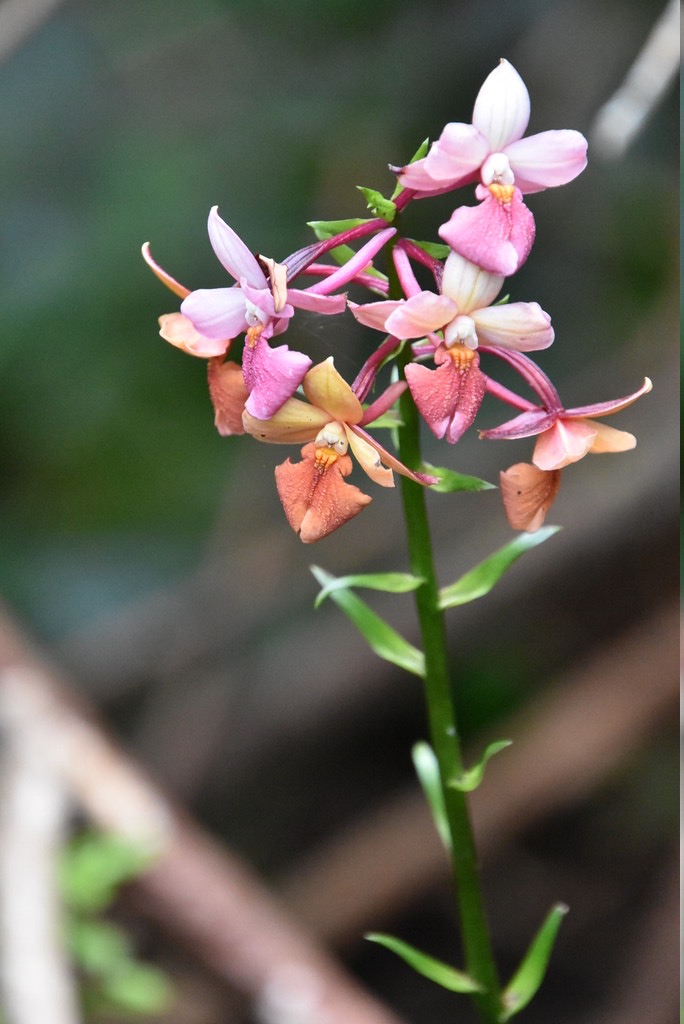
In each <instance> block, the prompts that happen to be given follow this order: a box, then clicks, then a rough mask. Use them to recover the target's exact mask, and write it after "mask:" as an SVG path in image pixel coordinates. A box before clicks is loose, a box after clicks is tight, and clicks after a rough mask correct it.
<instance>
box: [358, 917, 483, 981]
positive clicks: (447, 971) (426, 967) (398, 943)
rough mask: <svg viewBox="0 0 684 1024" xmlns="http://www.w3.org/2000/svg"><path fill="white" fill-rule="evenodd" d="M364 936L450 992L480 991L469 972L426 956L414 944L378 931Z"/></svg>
mask: <svg viewBox="0 0 684 1024" xmlns="http://www.w3.org/2000/svg"><path fill="white" fill-rule="evenodd" d="M366 938H367V939H368V940H369V942H377V944H378V945H379V946H384V947H385V949H389V950H390V951H391V952H392V953H396V955H397V956H399V957H401V959H402V960H404V962H405V963H407V964H408V965H409V967H412V968H413V969H414V971H417V972H418V974H422V975H423V977H424V978H427V979H428V980H429V981H434V982H435V984H437V985H441V987H442V988H446V989H448V990H449V991H450V992H462V993H470V992H481V991H482V986H481V985H480V984H478V982H476V981H475V979H474V978H471V977H470V975H469V974H466V973H465V971H458V970H457V969H456V968H455V967H450V966H449V964H445V963H444V962H443V961H442V960H437V959H435V957H432V956H428V954H427V953H422V952H421V951H420V950H419V949H416V948H415V946H411V945H409V943H408V942H403V941H402V940H401V939H395V938H394V936H392V935H383V934H381V933H379V932H369V933H368V935H366Z"/></svg>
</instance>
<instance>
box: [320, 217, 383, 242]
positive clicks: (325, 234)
mask: <svg viewBox="0 0 684 1024" xmlns="http://www.w3.org/2000/svg"><path fill="white" fill-rule="evenodd" d="M370 219H371V218H370V217H349V218H347V220H309V221H307V227H310V228H311V230H312V231H313V233H314V234H315V236H316V238H317V239H318V240H319V242H325V241H326V239H328V238H332V237H333V235H341V234H342V232H343V231H351V229H352V228H357V227H358V226H359V224H368V222H369V220H370Z"/></svg>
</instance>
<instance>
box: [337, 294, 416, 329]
mask: <svg viewBox="0 0 684 1024" xmlns="http://www.w3.org/2000/svg"><path fill="white" fill-rule="evenodd" d="M403 301H404V300H403V299H388V300H387V301H384V302H365V303H363V304H362V305H359V304H358V303H357V302H349V303H348V306H349V308H350V310H351V311H352V313H353V315H354V317H355V318H356V319H357V320H358V321H359V323H360V324H364V325H365V326H366V327H373V328H374V329H375V330H376V331H384V330H385V323H386V322H387V318H388V317H389V315H390V314H391V313H393V312H394V311H395V309H398V308H399V306H401V304H402V302H403Z"/></svg>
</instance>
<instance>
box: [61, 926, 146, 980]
mask: <svg viewBox="0 0 684 1024" xmlns="http://www.w3.org/2000/svg"><path fill="white" fill-rule="evenodd" d="M67 940H68V943H69V949H70V952H71V955H72V956H73V958H74V960H75V961H76V963H77V964H78V965H79V966H80V967H82V968H83V969H84V970H86V971H87V972H88V973H89V974H93V975H97V976H99V977H104V976H105V975H107V974H111V973H112V972H113V971H116V970H118V968H119V967H120V966H121V964H123V963H126V962H127V961H128V960H129V959H130V951H131V944H130V941H129V939H128V937H127V936H126V934H125V933H124V932H122V931H121V929H120V928H117V926H116V925H113V924H110V923H109V922H108V921H101V920H99V919H97V918H94V919H93V918H84V919H80V918H70V919H69V920H68V921H67Z"/></svg>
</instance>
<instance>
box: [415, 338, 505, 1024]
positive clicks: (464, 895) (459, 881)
mask: <svg viewBox="0 0 684 1024" xmlns="http://www.w3.org/2000/svg"><path fill="white" fill-rule="evenodd" d="M406 349H407V351H406V355H405V359H404V362H408V360H409V359H410V358H411V353H410V350H409V347H408V346H406ZM400 417H401V421H402V424H403V425H402V426H401V427H400V428H399V430H398V438H399V458H400V459H401V460H402V462H403V463H404V464H405V465H408V466H411V467H413V468H419V467H420V465H421V452H420V419H419V415H418V411H417V409H416V407H415V404H414V403H413V400H412V398H411V395H410V393H409V392H408V391H407V392H405V393H404V395H403V396H402V398H401V399H400ZM401 490H402V498H403V504H404V517H405V521H406V532H407V539H408V548H409V555H410V560H411V570H412V572H413V573H414V574H415V575H416V576H420V577H422V578H423V579H424V580H425V583H424V584H423V585H422V586H421V587H419V588H418V589H417V590H416V592H415V599H416V607H417V610H418V618H419V622H420V629H421V634H422V639H423V650H424V651H425V699H426V704H427V713H428V720H429V726H430V735H431V742H432V746H433V749H434V752H435V755H436V757H437V760H438V762H439V768H440V776H441V779H442V789H443V792H444V802H445V806H446V814H447V821H448V824H449V831H450V833H451V840H452V852H451V861H452V874H453V880H454V888H455V893H456V901H457V904H458V908H459V916H460V922H461V932H462V939H463V946H464V952H465V966H466V970H467V971H468V973H469V974H470V975H471V976H472V977H474V978H475V979H476V980H477V981H479V982H480V984H481V985H482V987H483V989H484V990H485V991H484V992H483V993H482V994H480V995H478V996H475V997H473V998H474V1002H475V1004H476V1006H477V1008H478V1010H479V1012H480V1016H481V1019H482V1020H483V1021H485V1022H487V1024H495V1022H496V1021H497V1020H498V1017H499V1013H500V1009H501V1004H500V985H499V980H498V976H497V971H496V966H495V963H494V957H493V953H492V947H491V942H490V939H489V930H488V927H487V921H486V917H485V912H484V904H483V899H482V891H481V886H480V878H479V870H478V864H477V854H476V850H475V842H474V838H473V830H472V825H471V822H470V813H469V809H468V801H467V796H466V794H465V793H463V792H461V791H460V790H458V789H454V788H453V787H450V786H449V785H448V781H449V780H450V779H453V778H455V777H457V776H458V775H460V774H461V772H462V770H463V760H462V755H461V746H460V740H459V735H458V728H457V722H456V711H455V707H454V700H453V693H452V687H451V679H450V673H449V658H448V653H447V645H446V630H445V625H444V613H443V612H442V611H441V610H440V608H439V600H438V585H437V579H436V574H435V566H434V558H433V552H432V540H431V536H430V527H429V521H428V515H427V506H426V501H425V490H424V488H422V487H420V486H419V485H417V484H416V483H414V482H413V481H412V480H408V479H406V477H402V478H401Z"/></svg>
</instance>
